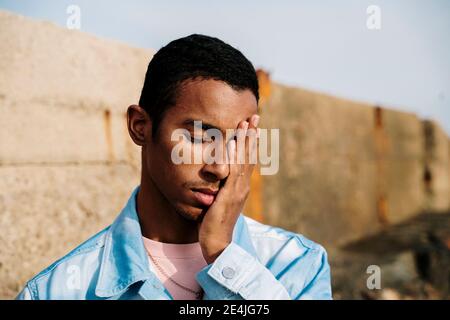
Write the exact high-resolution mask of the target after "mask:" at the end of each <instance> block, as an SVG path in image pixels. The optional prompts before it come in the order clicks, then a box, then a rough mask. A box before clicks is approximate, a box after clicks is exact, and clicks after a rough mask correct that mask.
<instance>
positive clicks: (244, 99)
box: [167, 80, 257, 130]
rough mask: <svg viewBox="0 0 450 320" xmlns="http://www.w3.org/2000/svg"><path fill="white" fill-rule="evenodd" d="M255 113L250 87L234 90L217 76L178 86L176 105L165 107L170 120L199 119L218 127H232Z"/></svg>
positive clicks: (255, 107) (178, 121) (254, 103)
mask: <svg viewBox="0 0 450 320" xmlns="http://www.w3.org/2000/svg"><path fill="white" fill-rule="evenodd" d="M255 113H257V102H256V98H255V96H254V94H253V93H252V92H251V91H250V90H248V89H247V90H240V91H237V90H235V89H233V88H232V87H230V86H229V85H228V84H226V83H225V82H222V81H217V80H190V81H186V82H185V83H183V84H182V86H180V89H179V91H178V96H177V99H176V105H175V106H173V107H172V108H170V109H169V110H168V111H167V115H168V116H169V117H170V118H172V120H173V121H175V122H177V123H178V124H181V123H182V122H184V121H185V120H187V119H192V120H201V121H203V122H205V123H208V124H211V125H213V126H215V127H217V128H219V129H220V130H226V129H235V128H236V127H237V125H238V123H239V122H240V121H242V120H246V119H248V118H250V117H251V116H252V115H253V114H255Z"/></svg>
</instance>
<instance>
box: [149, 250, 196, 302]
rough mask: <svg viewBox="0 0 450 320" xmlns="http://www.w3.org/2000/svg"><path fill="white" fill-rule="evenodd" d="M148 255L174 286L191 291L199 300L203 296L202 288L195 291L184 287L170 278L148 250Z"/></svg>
mask: <svg viewBox="0 0 450 320" xmlns="http://www.w3.org/2000/svg"><path fill="white" fill-rule="evenodd" d="M148 255H149V257H150V259H151V260H152V262H153V263H154V264H155V266H156V268H158V270H159V271H160V272H161V273H162V274H163V275H164V276H165V277H166V278H167V279H169V280H170V281H171V282H172V283H173V284H175V285H176V286H178V287H180V288H181V289H183V290H186V291H188V292H191V293H193V294H195V299H196V300H201V299H202V297H203V289H201V288H200V290H199V291H195V290H192V289H191V288H188V287H185V286H183V285H182V284H181V283H178V282H176V281H175V280H174V279H172V277H170V276H169V275H168V274H167V273H166V272H165V271H164V269H163V268H162V267H161V266H160V265H159V263H158V262H157V261H156V259H155V258H154V257H153V256H152V255H151V253H150V252H148Z"/></svg>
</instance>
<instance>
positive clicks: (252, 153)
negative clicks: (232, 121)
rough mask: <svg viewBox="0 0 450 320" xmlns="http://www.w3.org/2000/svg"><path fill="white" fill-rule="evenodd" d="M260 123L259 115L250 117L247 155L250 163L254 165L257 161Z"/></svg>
mask: <svg viewBox="0 0 450 320" xmlns="http://www.w3.org/2000/svg"><path fill="white" fill-rule="evenodd" d="M258 124H259V115H257V114H254V115H252V116H251V117H250V119H249V127H248V130H247V133H246V139H245V140H246V141H245V144H246V155H247V157H248V163H249V164H250V165H254V164H256V162H257V152H256V147H257V130H258V129H259V128H258Z"/></svg>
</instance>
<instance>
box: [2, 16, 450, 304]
mask: <svg viewBox="0 0 450 320" xmlns="http://www.w3.org/2000/svg"><path fill="white" fill-rule="evenodd" d="M152 54H153V52H151V51H148V50H144V49H138V48H132V47H129V46H127V45H124V44H121V43H118V42H114V41H110V40H104V39H98V38H96V37H94V36H91V35H88V34H85V33H82V32H79V31H75V30H68V29H64V28H60V27H57V26H56V25H53V24H51V23H47V22H37V21H33V20H31V19H28V18H24V17H22V16H18V15H15V14H11V13H8V12H6V11H0V231H1V232H0V298H3V299H9V298H13V297H15V295H16V294H17V293H18V291H19V290H20V289H21V288H22V286H23V285H24V283H25V281H26V280H27V279H29V278H30V277H32V276H33V275H34V274H36V273H37V272H39V271H40V270H42V269H43V268H45V267H46V266H48V265H49V264H50V263H52V262H53V261H54V260H56V259H57V258H59V257H60V256H62V255H64V254H65V253H67V252H69V251H70V250H71V249H72V248H74V247H75V246H76V245H78V244H79V243H80V242H82V241H83V240H84V239H86V238H87V237H89V236H90V235H92V234H94V233H96V232H98V231H100V230H101V229H102V228H104V227H106V226H107V225H109V224H110V223H111V222H112V221H113V219H114V218H115V216H116V215H117V214H118V213H119V211H120V210H121V208H122V206H124V204H125V201H126V200H127V198H128V196H129V194H130V192H131V191H132V189H133V188H134V187H135V186H136V185H137V184H138V183H139V170H140V154H139V151H140V150H139V149H138V148H137V147H136V146H135V145H134V144H133V142H132V141H131V139H130V138H129V136H128V133H127V129H126V122H125V119H126V118H125V112H126V108H127V106H128V105H130V104H133V103H137V102H138V99H139V95H140V90H141V88H142V84H143V79H144V76H145V72H146V69H147V65H148V62H149V61H150V59H151V57H152ZM258 76H259V79H260V87H261V89H260V90H261V96H262V100H261V110H260V112H261V117H262V118H261V127H264V128H278V129H280V168H279V172H278V173H277V174H276V175H271V176H261V175H260V174H259V170H256V171H255V174H254V176H253V177H252V191H251V194H250V197H249V200H248V202H247V204H246V210H245V213H246V214H247V215H248V216H250V217H253V218H255V219H257V220H259V221H262V222H264V223H268V224H273V225H276V226H280V227H283V228H286V229H289V230H292V231H295V232H299V233H302V234H304V235H305V236H307V237H309V238H311V239H312V240H314V241H316V242H318V243H321V244H322V245H324V246H325V248H326V249H327V251H328V254H329V260H330V264H331V271H332V280H333V293H334V298H335V299H448V298H449V297H450V293H449V286H450V202H449V193H450V187H449V185H450V174H449V170H450V162H449V156H450V151H449V150H450V149H449V139H448V136H447V135H446V133H445V132H444V131H443V130H442V129H441V127H440V126H439V124H438V123H437V122H435V121H430V120H426V119H419V118H418V117H417V116H416V115H414V114H410V113H405V112H400V111H395V110H391V109H390V108H389V107H388V106H374V105H367V104H364V103H359V102H355V101H349V100H345V99H342V98H336V97H332V96H328V95H324V94H320V93H316V92H311V91H307V90H303V89H300V88H293V87H287V86H284V85H282V84H278V83H273V82H272V81H271V80H270V75H269V74H268V73H267V72H265V71H263V70H259V71H258ZM373 270H375V271H373ZM377 270H379V271H380V273H379V274H378V276H379V282H380V283H379V286H378V285H376V288H372V287H371V284H373V283H374V282H373V279H374V278H373V276H377V274H375V273H376V272H377ZM374 272H375V273H374ZM375 283H376V281H375ZM371 288H372V289H371Z"/></svg>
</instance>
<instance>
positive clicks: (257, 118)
mask: <svg viewBox="0 0 450 320" xmlns="http://www.w3.org/2000/svg"><path fill="white" fill-rule="evenodd" d="M258 124H259V116H258V115H256V116H254V117H253V126H254V127H257V126H258Z"/></svg>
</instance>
